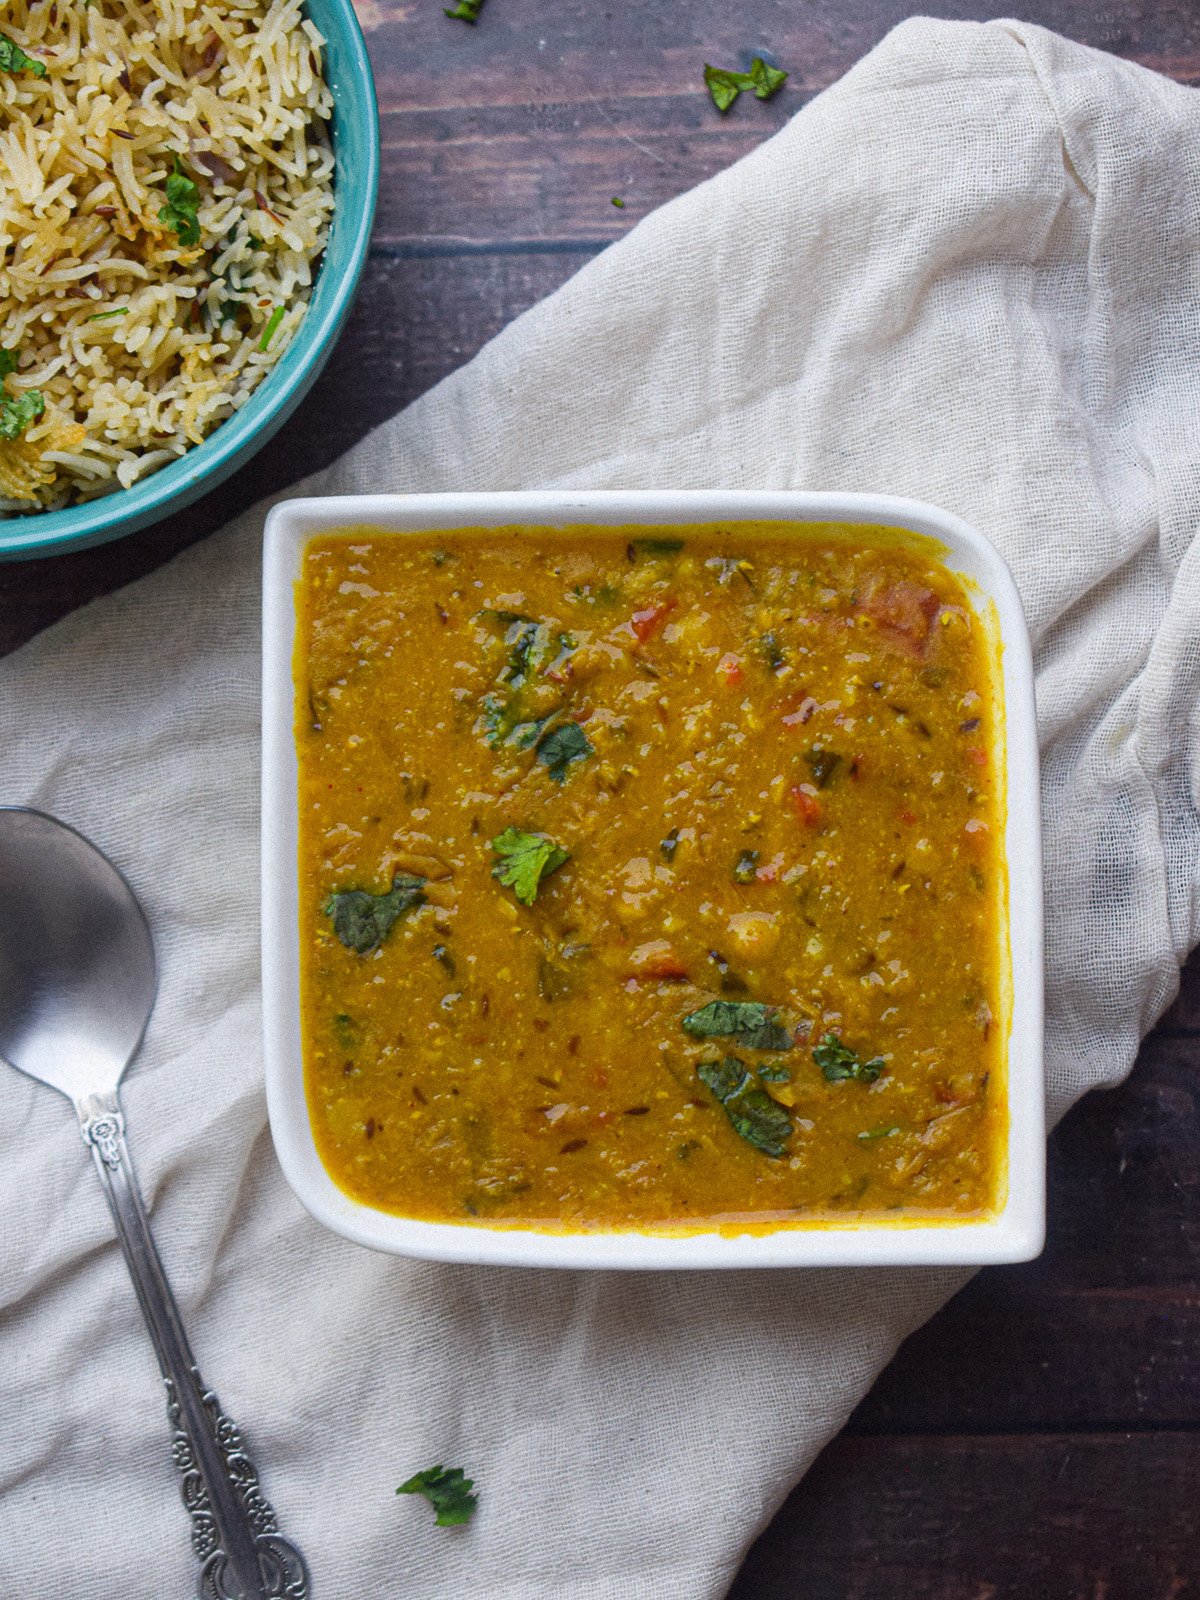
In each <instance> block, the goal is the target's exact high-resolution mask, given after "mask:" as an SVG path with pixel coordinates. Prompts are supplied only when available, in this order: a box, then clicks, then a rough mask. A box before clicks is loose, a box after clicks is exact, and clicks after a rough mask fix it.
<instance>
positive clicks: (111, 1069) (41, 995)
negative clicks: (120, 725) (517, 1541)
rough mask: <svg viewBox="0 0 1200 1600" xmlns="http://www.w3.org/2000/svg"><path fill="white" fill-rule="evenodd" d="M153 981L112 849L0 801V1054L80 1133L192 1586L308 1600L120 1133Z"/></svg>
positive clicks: (228, 1598) (239, 1597)
mask: <svg viewBox="0 0 1200 1600" xmlns="http://www.w3.org/2000/svg"><path fill="white" fill-rule="evenodd" d="M156 986H157V975H156V971H155V963H154V945H153V942H152V941H151V937H150V928H149V925H148V924H147V922H146V917H145V913H144V912H143V910H142V908H141V906H140V905H139V904H138V902H137V900H136V898H135V897H134V893H133V890H132V889H131V888H130V887H129V885H128V884H127V883H126V882H125V879H124V878H123V877H122V876H121V874H120V873H119V872H118V871H117V869H116V867H114V866H113V864H112V862H111V861H109V860H108V858H107V857H106V856H103V855H101V854H100V852H99V850H97V849H96V847H95V845H93V844H90V843H89V842H88V840H86V839H85V838H84V837H83V835H82V834H79V833H76V832H75V830H74V829H73V828H69V827H67V825H66V824H65V823H63V822H59V821H58V820H57V819H56V818H55V817H51V816H47V815H46V813H45V812H43V811H32V810H27V809H25V808H23V807H16V806H0V1059H2V1060H4V1061H6V1062H8V1064H9V1065H10V1066H13V1067H16V1068H18V1069H19V1070H20V1071H21V1072H25V1073H28V1075H29V1076H30V1077H31V1078H36V1079H37V1080H38V1082H39V1083H45V1084H48V1085H49V1087H50V1088H52V1089H57V1090H58V1091H59V1093H60V1094H65V1095H66V1097H67V1099H68V1100H70V1101H71V1102H72V1103H73V1104H74V1106H75V1112H76V1115H77V1116H78V1118H79V1128H80V1132H81V1133H82V1134H83V1138H84V1141H85V1143H87V1144H88V1145H90V1146H91V1150H92V1155H93V1157H94V1159H95V1162H96V1170H97V1172H98V1173H99V1174H100V1179H101V1182H102V1183H103V1184H104V1192H105V1195H106V1197H107V1199H108V1205H109V1209H110V1211H111V1212H112V1217H113V1222H114V1223H115V1224H116V1230H117V1237H118V1238H119V1239H120V1241H121V1248H122V1250H123V1251H124V1252H125V1260H126V1263H127V1264H128V1267H129V1271H130V1275H131V1276H132V1278H133V1285H134V1288H135V1289H136V1290H137V1297H138V1301H139V1303H140V1304H141V1308H142V1315H143V1316H144V1317H145V1319H146V1326H147V1327H148V1328H149V1330H150V1337H151V1338H152V1339H153V1341H154V1348H155V1351H156V1352H157V1355H158V1364H159V1366H160V1367H161V1368H162V1375H163V1382H164V1383H165V1384H166V1389H167V1416H168V1418H169V1420H170V1423H171V1427H172V1429H173V1431H174V1447H173V1454H174V1459H175V1464H176V1466H177V1467H178V1468H179V1470H180V1472H181V1473H182V1474H183V1485H182V1488H183V1503H184V1505H185V1506H186V1507H187V1510H188V1511H189V1512H190V1514H191V1518H192V1545H193V1547H194V1549H195V1551H196V1554H197V1556H198V1557H199V1558H200V1561H201V1563H202V1567H201V1572H200V1582H199V1594H200V1596H201V1600H284V1597H286V1600H308V1595H309V1579H308V1571H307V1568H306V1567H305V1565H304V1558H303V1556H301V1554H300V1552H299V1551H298V1550H297V1549H296V1548H295V1547H294V1546H293V1545H291V1544H289V1543H288V1541H287V1540H286V1539H284V1538H282V1537H281V1536H280V1534H279V1533H278V1532H277V1531H276V1523H275V1513H274V1512H273V1511H272V1509H271V1507H270V1506H269V1505H268V1503H267V1501H266V1499H265V1497H264V1495H263V1493H262V1490H261V1489H260V1488H259V1484H258V1475H257V1473H256V1472H255V1470H254V1467H253V1466H252V1465H251V1463H250V1461H249V1459H248V1458H247V1456H246V1454H245V1452H244V1451H243V1449H242V1441H241V1436H240V1435H239V1433H238V1430H237V1428H236V1427H234V1425H233V1423H232V1422H230V1421H229V1419H228V1418H227V1417H225V1416H224V1415H222V1413H221V1409H220V1407H219V1406H218V1404H217V1399H216V1396H215V1395H214V1394H213V1393H212V1392H211V1390H209V1389H206V1388H205V1386H204V1384H203V1382H202V1381H201V1378H200V1374H199V1372H198V1371H197V1370H196V1362H195V1358H194V1357H193V1355H192V1351H191V1347H190V1346H189V1344H188V1340H187V1334H186V1333H185V1332H184V1329H183V1322H182V1319H181V1318H180V1315H179V1307H178V1306H177V1305H176V1303H175V1297H174V1295H173V1294H172V1293H171V1288H170V1285H169V1284H168V1282H167V1275H166V1273H165V1272H164V1271H163V1265H162V1262H161V1260H160V1259H159V1255H158V1251H157V1249H156V1248H155V1245H154V1240H153V1238H152V1237H151V1234H150V1223H149V1220H148V1218H147V1216H146V1212H145V1209H144V1207H143V1205H142V1198H141V1195H140V1194H139V1193H138V1187H137V1180H136V1179H135V1177H134V1175H133V1167H132V1166H131V1165H130V1161H129V1152H128V1150H127V1149H126V1147H125V1119H124V1118H123V1116H122V1115H121V1107H120V1103H119V1102H118V1099H117V1086H118V1084H119V1083H120V1081H121V1076H122V1074H123V1073H124V1071H125V1068H126V1067H127V1066H128V1064H129V1062H130V1061H131V1060H132V1058H133V1056H134V1055H135V1054H136V1053H137V1050H138V1047H139V1045H140V1044H141V1042H142V1035H143V1034H144V1033H145V1031H146V1023H147V1022H148V1021H149V1018H150V1012H151V1010H152V1008H153V1006H154V994H155V989H156Z"/></svg>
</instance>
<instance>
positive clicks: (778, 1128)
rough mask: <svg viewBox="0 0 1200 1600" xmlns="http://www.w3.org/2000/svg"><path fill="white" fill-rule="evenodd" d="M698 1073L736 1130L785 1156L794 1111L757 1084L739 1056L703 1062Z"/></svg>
mask: <svg viewBox="0 0 1200 1600" xmlns="http://www.w3.org/2000/svg"><path fill="white" fill-rule="evenodd" d="M696 1075H697V1077H698V1078H699V1079H700V1081H701V1083H704V1084H706V1085H707V1086H708V1088H709V1089H711V1090H712V1092H713V1094H714V1095H715V1096H716V1098H717V1099H718V1100H719V1101H720V1103H721V1105H722V1106H723V1107H724V1109H725V1115H726V1116H727V1117H728V1118H729V1121H730V1125H731V1126H732V1128H733V1130H734V1132H735V1133H737V1134H739V1135H740V1136H741V1137H742V1138H743V1139H745V1141H746V1143H747V1144H752V1145H753V1146H754V1148H755V1149H756V1150H761V1151H762V1152H763V1153H764V1155H768V1156H781V1155H783V1153H784V1151H785V1149H786V1148H787V1140H788V1138H789V1137H790V1135H791V1131H792V1117H791V1113H790V1112H789V1111H788V1109H787V1107H786V1106H781V1105H780V1104H779V1103H778V1101H776V1100H772V1099H771V1096H770V1095H769V1094H767V1093H766V1092H765V1091H764V1090H762V1089H759V1088H756V1087H754V1079H753V1078H752V1077H751V1075H750V1073H749V1072H747V1071H746V1068H745V1065H744V1064H743V1063H742V1062H741V1061H739V1060H738V1058H737V1056H726V1057H725V1059H724V1060H723V1061H702V1062H701V1063H700V1065H699V1066H698V1067H697V1068H696Z"/></svg>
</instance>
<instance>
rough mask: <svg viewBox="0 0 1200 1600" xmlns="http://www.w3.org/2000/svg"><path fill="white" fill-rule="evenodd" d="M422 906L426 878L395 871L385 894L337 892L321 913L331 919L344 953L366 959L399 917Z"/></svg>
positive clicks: (356, 890) (346, 890)
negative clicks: (356, 954)
mask: <svg viewBox="0 0 1200 1600" xmlns="http://www.w3.org/2000/svg"><path fill="white" fill-rule="evenodd" d="M424 903H425V879H424V878H413V877H410V876H409V874H408V873H406V872H398V873H397V874H396V876H395V877H394V878H393V879H392V887H391V888H390V889H388V890H387V891H386V892H385V893H384V894H371V893H370V892H369V891H368V890H366V889H340V890H338V891H337V892H335V893H334V894H331V895H330V896H329V898H328V900H326V902H325V905H324V907H323V910H324V912H325V915H326V916H327V917H331V918H332V919H333V931H334V933H336V934H337V936H338V938H339V939H340V940H341V941H342V943H343V944H344V945H345V946H346V948H347V950H357V951H358V953H359V955H360V956H365V955H367V954H368V953H369V952H370V951H372V950H374V949H375V948H376V946H378V945H381V944H382V943H383V941H384V940H385V939H386V938H387V936H388V934H389V933H390V932H391V931H392V928H393V926H394V925H395V923H396V922H398V921H399V919H400V918H401V917H403V916H405V915H407V913H408V912H410V911H412V910H414V909H415V907H417V906H420V905H424Z"/></svg>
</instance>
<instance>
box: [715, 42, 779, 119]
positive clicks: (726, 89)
mask: <svg viewBox="0 0 1200 1600" xmlns="http://www.w3.org/2000/svg"><path fill="white" fill-rule="evenodd" d="M787 80H788V75H787V73H786V72H783V71H781V70H780V68H779V67H769V66H768V65H767V63H766V62H765V61H764V60H763V58H762V57H761V56H755V58H754V60H753V61H752V62H751V63H750V71H749V72H730V71H728V70H727V69H726V68H725V67H710V66H709V65H708V64H707V63H706V64H705V67H704V81H705V83H706V84H707V85H708V92H709V94H710V95H711V96H712V102H713V105H715V106H716V108H717V110H718V111H728V110H729V108H730V106H731V105H732V104H733V102H734V101H735V100H736V99H737V97H738V95H740V94H741V92H742V90H743V89H748V90H752V91H753V93H754V95H755V96H756V98H757V99H759V100H769V99H770V98H771V96H772V95H773V94H774V93H775V92H776V90H777V89H782V88H783V86H784V84H785V83H786V82H787Z"/></svg>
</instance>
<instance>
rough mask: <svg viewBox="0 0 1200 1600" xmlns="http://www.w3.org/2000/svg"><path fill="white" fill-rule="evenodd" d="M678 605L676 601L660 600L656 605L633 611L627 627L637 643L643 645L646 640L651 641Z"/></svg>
mask: <svg viewBox="0 0 1200 1600" xmlns="http://www.w3.org/2000/svg"><path fill="white" fill-rule="evenodd" d="M678 604H679V602H678V600H660V601H659V602H658V604H657V605H652V606H646V607H645V609H644V610H642V611H635V612H634V613H633V616H632V617H631V618H630V621H629V626H630V628H631V629H632V630H633V636H634V638H635V639H636V640H637V642H638V643H639V644H645V643H646V641H647V639H653V637H654V635H655V634H656V633H657V632H658V630H659V629H660V628H661V627H662V625H663V623H664V622H665V621H666V620H667V618H668V617H669V616H670V615H671V613H672V611H674V610H675V608H676V606H677V605H678Z"/></svg>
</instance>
